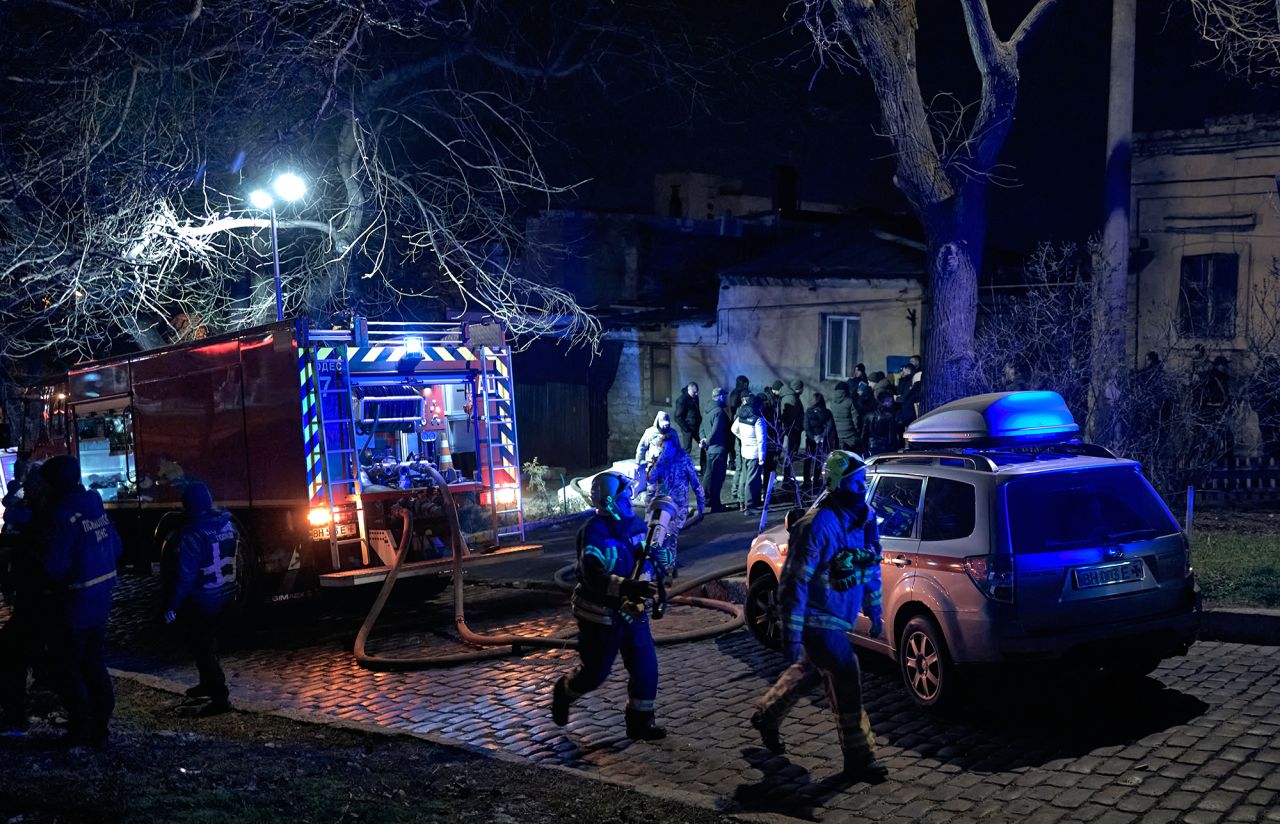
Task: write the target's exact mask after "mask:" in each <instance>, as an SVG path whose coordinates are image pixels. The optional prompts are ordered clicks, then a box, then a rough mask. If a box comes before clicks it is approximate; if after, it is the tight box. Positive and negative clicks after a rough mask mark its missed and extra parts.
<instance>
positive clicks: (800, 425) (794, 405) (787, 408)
mask: <svg viewBox="0 0 1280 824" xmlns="http://www.w3.org/2000/svg"><path fill="white" fill-rule="evenodd" d="M803 391H804V381H802V380H800V379H799V378H796V379H795V380H793V381H792V382H791V383H790V384H788V385H785V386H783V387H782V388H781V389H779V390H778V399H779V400H778V403H779V411H778V426H779V432H778V434H779V436H780V437H781V438H782V443H783V448H784V449H785V450H786V453H785V454H786V457H785V458H784V459H783V462H784V464H786V465H790V464H791V463H793V462H794V461H795V457H796V455H797V454H798V453H799V452H800V435H801V433H803V432H804V404H803V403H801V402H800V393H801V392H803ZM792 471H793V472H794V470H792Z"/></svg>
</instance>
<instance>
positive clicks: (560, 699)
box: [551, 678, 572, 727]
mask: <svg viewBox="0 0 1280 824" xmlns="http://www.w3.org/2000/svg"><path fill="white" fill-rule="evenodd" d="M570 703H572V702H571V701H570V699H569V687H568V685H567V684H565V681H564V679H563V678H560V679H558V680H557V681H556V686H555V689H553V690H551V720H552V721H554V722H555V724H556V726H557V727H563V726H564V725H565V724H568V723H569V704H570Z"/></svg>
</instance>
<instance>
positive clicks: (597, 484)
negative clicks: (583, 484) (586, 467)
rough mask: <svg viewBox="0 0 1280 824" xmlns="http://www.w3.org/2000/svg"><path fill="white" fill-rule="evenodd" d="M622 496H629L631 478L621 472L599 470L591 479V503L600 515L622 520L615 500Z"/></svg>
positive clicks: (628, 497)
mask: <svg viewBox="0 0 1280 824" xmlns="http://www.w3.org/2000/svg"><path fill="white" fill-rule="evenodd" d="M623 497H625V498H627V499H628V500H630V498H631V479H630V478H628V477H627V476H626V475H623V474H622V473H621V472H612V471H610V472H601V473H600V474H599V475H597V476H595V477H594V478H592V479H591V505H592V506H594V507H595V508H596V512H599V513H600V514H601V515H608V516H610V517H612V518H613V519H615V520H619V521H620V520H622V512H621V511H620V510H619V509H618V506H617V501H618V499H619V498H623Z"/></svg>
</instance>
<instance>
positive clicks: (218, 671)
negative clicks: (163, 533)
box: [0, 455, 240, 750]
mask: <svg viewBox="0 0 1280 824" xmlns="http://www.w3.org/2000/svg"><path fill="white" fill-rule="evenodd" d="M14 475H15V479H14V480H13V481H12V482H11V483H10V485H9V489H8V492H7V494H6V495H5V497H4V526H3V531H2V532H0V584H2V585H3V596H4V601H5V603H6V604H7V605H8V606H9V609H10V613H9V617H8V619H7V620H6V621H5V622H4V623H3V625H0V734H3V735H7V736H18V735H24V734H26V731H27V729H28V725H29V720H30V718H29V713H30V706H29V695H28V687H29V684H34V685H35V686H36V687H43V688H47V689H48V690H50V691H52V692H54V693H56V694H57V696H58V699H59V700H60V701H61V703H62V707H63V710H64V711H65V713H66V717H67V731H66V734H65V736H64V737H63V738H62V741H61V746H64V747H66V748H68V749H72V750H74V749H77V748H86V749H94V750H102V749H104V748H106V747H107V745H108V743H109V740H110V730H109V727H110V721H111V715H112V713H113V711H114V708H115V696H114V691H113V689H112V685H111V678H110V676H109V675H108V673H107V666H106V662H105V657H104V655H105V644H106V636H107V628H108V625H109V621H110V617H111V601H112V593H113V591H114V589H115V584H116V574H117V572H116V570H117V565H118V563H119V561H120V557H121V554H122V549H123V545H122V543H121V540H120V535H119V534H118V533H117V531H116V528H115V526H114V525H113V524H112V522H111V519H110V517H109V516H108V515H107V512H106V510H105V508H104V507H103V503H102V498H101V496H100V495H99V494H98V492H96V491H94V490H91V489H85V488H84V486H83V485H82V483H81V471H80V463H79V462H78V461H77V460H76V459H75V458H72V457H69V456H65V455H61V456H57V457H53V458H50V459H48V460H47V461H45V462H43V463H42V464H41V463H31V462H30V461H28V460H25V459H23V460H19V462H18V463H17V464H15V472H14ZM183 512H184V518H183V520H182V522H181V523H179V524H178V525H177V528H176V529H175V531H174V532H173V534H172V537H171V539H170V540H169V541H168V542H167V544H166V549H165V552H164V554H163V555H162V558H161V603H160V605H159V608H158V609H157V618H158V619H159V620H160V621H161V622H162V623H163V624H165V625H169V624H174V625H176V627H177V628H178V629H179V630H181V633H182V636H183V638H184V639H185V641H186V643H187V644H188V645H189V648H190V650H191V652H192V654H193V656H194V658H195V660H196V665H197V669H198V670H199V672H200V683H199V684H197V685H195V686H193V687H192V688H191V689H189V690H188V691H187V695H188V697H192V698H201V699H207V703H205V704H204V705H203V707H202V708H201V709H199V711H198V714H200V715H212V714H217V713H221V712H226V711H227V710H229V709H230V708H231V705H230V701H229V698H228V690H227V687H226V681H225V678H224V677H223V673H222V668H221V664H220V662H219V660H218V654H217V644H216V633H217V629H218V625H219V621H220V619H221V616H222V615H223V614H224V613H225V612H226V610H227V608H228V607H229V606H230V604H231V603H232V601H233V599H234V597H235V594H236V556H237V552H238V551H239V544H240V538H239V533H238V532H237V529H236V527H235V526H234V524H233V523H232V521H231V518H230V516H229V515H228V514H227V513H225V512H219V511H217V510H215V509H214V507H213V499H212V497H211V495H210V494H209V489H208V488H207V487H206V486H205V485H204V484H202V483H199V482H190V483H188V484H187V485H186V488H185V490H184V494H183Z"/></svg>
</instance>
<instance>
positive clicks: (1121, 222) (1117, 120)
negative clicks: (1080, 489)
mask: <svg viewBox="0 0 1280 824" xmlns="http://www.w3.org/2000/svg"><path fill="white" fill-rule="evenodd" d="M1136 17H1137V0H1112V3H1111V85H1110V91H1109V95H1108V101H1107V166H1106V202H1105V204H1104V215H1105V224H1104V226H1103V233H1102V247H1103V248H1102V252H1103V259H1102V261H1099V265H1098V268H1097V271H1095V272H1094V273H1093V276H1094V278H1095V288H1094V295H1095V303H1094V306H1093V341H1092V357H1091V358H1090V360H1091V361H1092V362H1091V364H1090V366H1091V369H1090V372H1091V380H1090V391H1089V396H1090V398H1089V401H1090V402H1089V407H1090V415H1089V423H1090V430H1091V431H1090V436H1091V437H1093V438H1098V439H1102V440H1110V439H1112V438H1114V437H1116V436H1117V435H1118V434H1119V433H1118V421H1117V420H1116V417H1115V409H1114V402H1115V400H1116V399H1117V398H1118V397H1119V393H1120V391H1121V386H1122V378H1123V377H1124V371H1125V370H1126V369H1127V368H1128V361H1127V358H1126V357H1125V354H1126V352H1125V349H1126V347H1125V341H1126V329H1127V327H1128V319H1129V203H1130V174H1131V167H1132V162H1131V161H1132V151H1133V73H1134V58H1135V53H1136V39H1137V37H1136Z"/></svg>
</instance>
